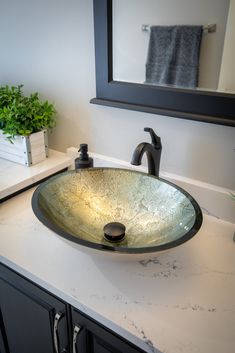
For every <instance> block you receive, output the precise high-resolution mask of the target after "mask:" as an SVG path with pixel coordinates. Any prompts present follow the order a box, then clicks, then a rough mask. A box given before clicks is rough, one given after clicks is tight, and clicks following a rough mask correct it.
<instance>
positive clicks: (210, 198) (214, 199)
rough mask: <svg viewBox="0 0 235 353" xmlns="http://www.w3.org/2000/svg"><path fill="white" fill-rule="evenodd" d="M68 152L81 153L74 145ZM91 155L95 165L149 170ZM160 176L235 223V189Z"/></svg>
mask: <svg viewBox="0 0 235 353" xmlns="http://www.w3.org/2000/svg"><path fill="white" fill-rule="evenodd" d="M67 154H68V156H69V157H72V158H76V157H78V155H79V153H78V152H77V148H74V147H70V148H68V149H67ZM89 155H90V156H91V157H92V158H93V159H94V167H111V168H125V169H133V170H138V171H140V172H147V168H146V167H145V166H138V167H137V166H133V165H131V164H130V163H128V162H126V161H122V160H119V159H116V158H111V157H109V156H104V155H101V154H97V153H92V152H90V153H89ZM73 168H74V166H72V167H71V169H73ZM160 178H163V179H166V180H168V181H170V182H172V183H174V184H176V185H178V186H180V187H182V188H183V189H185V190H186V191H187V192H188V193H189V194H191V195H192V196H193V197H194V198H195V200H196V201H197V202H198V203H199V205H200V207H201V209H202V212H203V213H204V214H207V215H210V216H212V217H215V218H218V219H222V220H224V221H228V222H231V223H235V201H234V200H232V197H231V196H230V194H231V193H232V192H234V191H233V190H229V189H225V188H222V187H219V186H216V185H212V184H207V183H204V182H201V181H199V180H195V179H189V178H185V177H183V176H180V175H175V174H171V173H167V172H164V171H160Z"/></svg>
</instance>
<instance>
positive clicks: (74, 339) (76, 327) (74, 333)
mask: <svg viewBox="0 0 235 353" xmlns="http://www.w3.org/2000/svg"><path fill="white" fill-rule="evenodd" d="M81 330H82V328H81V327H80V326H74V329H73V353H77V349H76V342H77V335H78V334H79V332H81Z"/></svg>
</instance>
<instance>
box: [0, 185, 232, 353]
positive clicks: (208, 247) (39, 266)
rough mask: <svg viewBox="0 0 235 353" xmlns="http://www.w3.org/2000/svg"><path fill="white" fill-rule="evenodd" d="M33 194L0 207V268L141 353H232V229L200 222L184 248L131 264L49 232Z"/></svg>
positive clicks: (213, 220)
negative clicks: (49, 294) (1, 265)
mask: <svg viewBox="0 0 235 353" xmlns="http://www.w3.org/2000/svg"><path fill="white" fill-rule="evenodd" d="M32 192H33V190H28V191H26V192H24V193H22V194H20V195H18V196H16V197H14V198H12V199H10V200H8V201H6V202H4V203H3V204H1V205H0V254H1V257H0V260H1V261H2V263H4V264H6V265H8V266H10V267H11V268H13V269H15V270H16V271H18V272H19V273H21V274H23V275H25V276H26V277H28V278H30V279H31V280H33V281H34V282H36V283H38V284H39V285H41V286H43V287H44V288H46V289H48V290H49V291H50V292H52V293H54V294H56V295H58V296H59V297H61V298H62V299H64V300H65V301H67V302H68V303H70V304H72V305H73V306H75V307H76V308H78V309H80V310H81V311H83V312H84V313H86V314H88V315H91V316H92V317H94V318H95V319H97V320H98V321H100V322H102V323H103V324H104V325H106V326H108V327H110V328H111V329H113V330H114V331H115V332H118V333H119V334H121V335H122V336H123V337H125V338H127V339H128V340H130V341H131V342H133V343H135V344H136V345H138V346H139V347H141V348H143V349H144V350H146V351H147V352H158V350H160V351H161V352H164V353H221V352H222V353H234V351H235V334H234V333H235V243H234V242H233V233H234V230H235V225H234V224H232V223H228V222H224V221H222V220H219V219H216V218H213V217H211V216H204V222H203V226H202V228H201V230H200V231H199V232H198V234H196V235H195V237H194V238H193V239H191V240H190V241H188V242H187V243H185V244H183V245H181V246H179V247H178V248H175V249H173V250H171V251H169V252H165V253H162V254H161V255H159V256H155V255H154V254H153V255H147V257H146V259H145V260H138V259H137V258H135V259H134V260H132V261H130V257H128V256H124V255H123V256H122V257H121V258H120V257H118V256H117V257H116V256H113V257H112V255H113V254H112V255H110V256H108V255H107V254H106V253H103V252H98V251H95V250H91V252H90V254H89V253H86V252H85V251H84V249H85V248H83V247H81V246H79V245H77V244H73V243H71V242H69V241H66V240H65V239H63V238H61V237H59V236H57V235H56V234H55V233H53V232H52V231H51V230H49V229H47V228H46V227H45V226H43V225H42V224H41V223H40V222H39V221H38V219H37V218H36V217H35V215H34V214H33V211H32V209H31V195H32ZM132 256H133V255H132Z"/></svg>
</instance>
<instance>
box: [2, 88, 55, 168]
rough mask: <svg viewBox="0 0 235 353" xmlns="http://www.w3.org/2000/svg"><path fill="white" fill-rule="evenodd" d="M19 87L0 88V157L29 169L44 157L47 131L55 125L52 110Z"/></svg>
mask: <svg viewBox="0 0 235 353" xmlns="http://www.w3.org/2000/svg"><path fill="white" fill-rule="evenodd" d="M22 87H23V85H19V86H16V87H15V86H12V87H9V86H3V87H0V129H1V130H0V157H2V158H5V159H9V160H11V161H14V162H18V163H21V164H25V165H27V166H30V165H32V164H36V163H38V162H41V161H42V160H44V159H45V158H46V157H47V156H48V142H47V130H48V129H51V128H53V127H54V126H55V108H54V105H53V104H52V103H49V102H48V101H41V100H40V99H39V96H38V93H37V92H36V93H32V94H30V95H29V96H26V95H24V94H23V91H22Z"/></svg>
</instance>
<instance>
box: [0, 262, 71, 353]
mask: <svg viewBox="0 0 235 353" xmlns="http://www.w3.org/2000/svg"><path fill="white" fill-rule="evenodd" d="M0 327H1V334H0V345H1V344H2V346H4V348H3V352H4V349H5V352H6V353H62V352H63V353H65V352H69V345H68V333H67V316H66V305H65V304H64V303H63V302H61V301H60V300H58V299H57V298H55V297H54V296H52V295H51V294H49V293H47V292H46V291H44V290H42V289H41V288H39V287H38V286H36V285H35V284H33V283H32V282H30V281H28V280H26V279H25V278H23V277H22V276H20V275H18V274H16V273H15V272H13V271H12V270H10V269H8V268H6V267H5V266H2V265H0ZM1 338H2V339H1ZM1 352H2V350H1Z"/></svg>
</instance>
